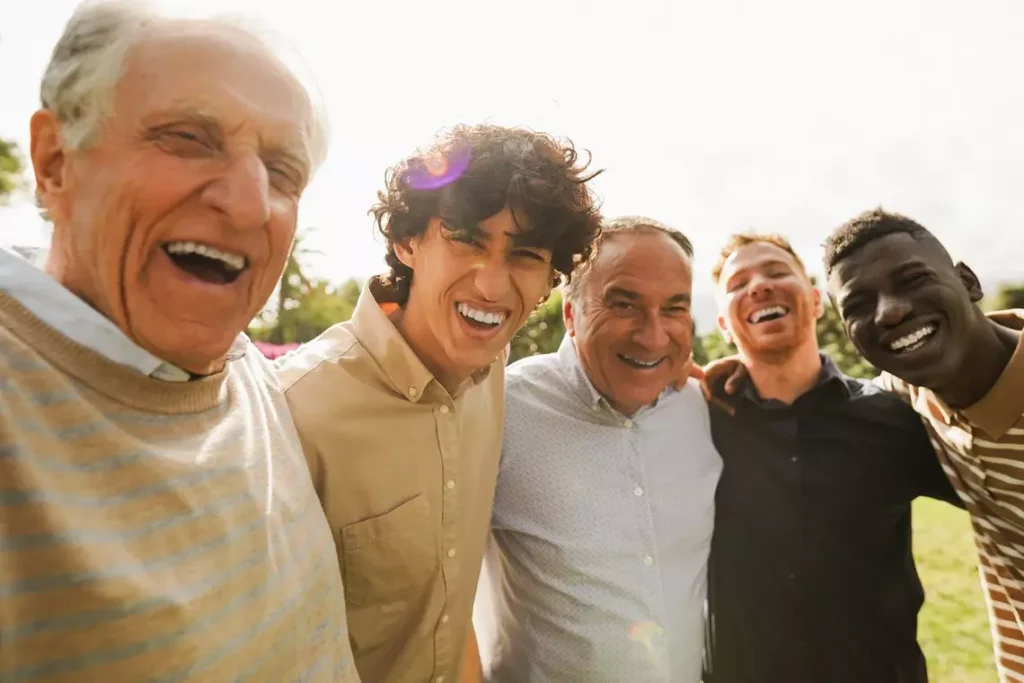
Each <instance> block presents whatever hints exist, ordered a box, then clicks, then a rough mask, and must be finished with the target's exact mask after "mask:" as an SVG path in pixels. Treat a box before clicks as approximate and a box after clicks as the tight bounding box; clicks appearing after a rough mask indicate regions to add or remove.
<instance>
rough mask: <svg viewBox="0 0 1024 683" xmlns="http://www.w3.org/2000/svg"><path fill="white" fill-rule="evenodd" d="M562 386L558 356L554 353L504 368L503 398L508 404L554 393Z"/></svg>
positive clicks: (528, 358)
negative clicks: (504, 397)
mask: <svg viewBox="0 0 1024 683" xmlns="http://www.w3.org/2000/svg"><path fill="white" fill-rule="evenodd" d="M563 384H564V383H563V382H562V379H561V374H560V373H559V369H558V355H557V354H554V353H545V354H542V355H539V356H528V357H526V358H522V359H520V360H517V361H516V362H515V363H512V364H511V365H509V366H508V367H507V368H505V396H506V399H507V400H508V401H509V402H512V401H517V400H525V399H528V398H530V397H537V396H542V395H545V394H552V393H556V392H557V391H558V390H559V389H560V388H561V386H562V385H563Z"/></svg>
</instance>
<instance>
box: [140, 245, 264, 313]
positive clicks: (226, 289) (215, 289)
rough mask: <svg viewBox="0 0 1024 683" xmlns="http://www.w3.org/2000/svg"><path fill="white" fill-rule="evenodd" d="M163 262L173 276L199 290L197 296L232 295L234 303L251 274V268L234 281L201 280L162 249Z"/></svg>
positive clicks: (190, 287) (189, 286) (161, 257)
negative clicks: (183, 268)
mask: <svg viewBox="0 0 1024 683" xmlns="http://www.w3.org/2000/svg"><path fill="white" fill-rule="evenodd" d="M160 259H161V262H162V263H164V264H165V265H166V267H167V268H169V269H170V271H171V274H172V276H173V277H174V278H175V279H176V280H178V281H179V282H180V283H181V284H183V285H185V286H186V287H188V288H189V289H193V290H197V296H205V297H230V299H231V301H232V303H233V302H234V301H235V300H236V299H237V295H238V292H240V291H244V288H243V284H244V280H245V278H247V277H248V275H249V269H248V268H247V269H245V270H244V271H242V273H241V274H240V275H239V276H238V277H237V278H235V281H234V282H225V283H216V282H207V281H206V280H201V279H199V278H198V277H196V276H195V275H193V274H192V273H190V272H188V271H187V270H182V269H181V268H179V267H178V264H176V263H175V262H174V259H172V258H171V257H170V255H169V254H168V253H167V252H166V251H164V250H163V249H160Z"/></svg>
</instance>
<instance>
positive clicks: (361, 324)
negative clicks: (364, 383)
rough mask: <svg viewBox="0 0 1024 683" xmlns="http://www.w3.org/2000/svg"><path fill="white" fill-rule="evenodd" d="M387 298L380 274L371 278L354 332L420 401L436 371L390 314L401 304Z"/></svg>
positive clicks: (476, 378) (481, 375)
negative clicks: (396, 325)
mask: <svg viewBox="0 0 1024 683" xmlns="http://www.w3.org/2000/svg"><path fill="white" fill-rule="evenodd" d="M387 299H388V297H387V295H386V292H385V290H384V287H383V285H382V284H381V280H380V278H379V277H377V276H374V277H372V278H370V279H369V280H367V281H366V283H365V285H364V286H363V290H362V292H360V294H359V300H358V301H357V302H356V308H355V310H354V311H353V312H352V332H353V333H354V334H355V336H356V339H358V340H359V343H360V344H362V346H363V348H365V349H366V351H367V352H368V353H369V354H370V356H371V357H372V358H373V359H374V361H376V363H377V365H379V366H380V368H381V370H383V371H384V374H385V375H386V376H387V378H388V380H389V381H390V382H391V384H392V385H393V386H394V387H395V389H396V390H397V391H398V392H399V393H401V394H402V395H403V396H405V397H406V398H407V399H408V400H410V401H412V402H413V403H418V402H419V400H420V399H421V398H423V396H424V394H426V393H427V388H428V386H429V385H430V383H431V382H433V381H434V375H433V374H432V373H431V372H430V370H428V369H427V367H426V366H425V365H424V364H423V361H421V360H420V359H419V357H418V356H417V355H416V353H415V352H414V351H413V350H412V347H410V346H409V343H408V342H407V341H405V338H404V337H403V336H402V334H401V333H400V332H399V331H398V330H397V329H396V328H395V325H394V323H392V322H391V319H390V318H389V317H388V314H389V313H390V312H391V311H393V310H394V309H395V308H397V304H394V303H391V302H389V301H387ZM499 360H500V359H499ZM490 371H491V367H490V366H487V367H486V368H483V369H482V370H478V371H476V372H474V373H473V375H472V376H471V377H470V378H469V379H468V380H466V381H465V382H463V383H462V385H461V386H460V387H459V389H458V391H456V392H455V396H458V395H460V394H461V393H462V392H464V391H465V390H466V389H467V388H468V387H469V386H472V385H475V384H479V383H480V382H482V381H484V380H485V379H486V378H487V376H488V375H489V374H490ZM438 386H440V385H438ZM455 396H453V397H452V398H455Z"/></svg>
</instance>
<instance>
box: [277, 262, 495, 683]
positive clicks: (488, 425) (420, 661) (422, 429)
mask: <svg viewBox="0 0 1024 683" xmlns="http://www.w3.org/2000/svg"><path fill="white" fill-rule="evenodd" d="M372 281H373V280H371V282H372ZM279 367H280V376H281V380H282V384H283V386H284V388H285V392H286V396H287V398H288V403H289V405H290V407H291V410H292V415H293V417H294V419H295V423H296V425H297V426H298V430H299V435H300V437H301V438H302V441H303V447H304V449H305V453H306V459H307V461H308V462H309V467H310V471H311V472H312V475H313V482H314V484H315V486H316V490H317V494H318V495H319V496H320V502H321V504H322V505H323V508H324V511H325V513H326V515H327V519H328V521H329V523H330V526H331V529H332V531H333V532H334V540H335V543H336V544H337V550H338V560H339V563H340V565H341V572H342V577H343V581H344V585H345V600H346V608H347V611H348V620H349V633H350V637H351V641H352V651H353V654H354V656H355V662H356V668H357V670H358V671H359V673H360V675H361V677H362V680H363V681H364V683H405V682H409V683H428V682H429V681H434V682H436V683H444V682H445V681H447V682H448V683H456V681H457V680H458V677H459V675H460V667H461V663H462V657H463V653H464V649H465V644H466V639H467V637H468V634H469V630H468V629H469V628H470V621H471V617H472V608H473V598H474V595H475V590H476V585H477V579H478V577H479V573H480V565H481V561H482V559H483V554H484V549H485V546H486V543H487V536H488V527H489V524H490V517H491V505H492V503H493V500H494V488H495V483H496V479H497V470H498V462H499V459H500V454H501V435H502V425H503V422H504V417H505V409H504V379H505V358H504V356H503V357H501V358H499V359H497V360H495V362H494V363H493V364H492V365H491V367H489V368H487V369H485V370H483V371H481V372H479V373H477V374H476V375H475V376H474V377H473V378H471V379H470V380H467V381H466V382H465V383H464V384H463V386H462V387H460V389H459V391H457V392H456V393H455V395H454V396H452V395H449V393H448V392H447V391H446V390H445V388H444V387H443V386H441V384H440V383H439V382H438V381H437V380H435V379H434V377H433V376H432V375H431V373H430V372H429V371H428V370H427V369H426V367H424V365H423V363H422V362H420V360H419V358H417V356H416V355H415V354H414V353H413V351H412V349H410V348H409V345H408V344H407V343H406V342H405V340H404V339H403V338H402V336H401V335H400V334H399V332H398V331H397V330H396V329H395V327H394V325H392V323H391V321H390V320H389V319H388V317H387V315H386V314H385V312H384V311H383V310H382V309H381V306H380V305H379V304H378V302H377V299H375V298H374V295H373V293H372V292H371V288H370V286H369V283H368V284H367V286H365V287H364V288H363V292H362V294H361V296H360V298H359V302H358V304H357V305H356V309H355V312H354V313H353V315H352V319H351V320H350V321H348V322H345V323H341V324H339V325H335V326H334V327H332V328H331V329H329V330H328V331H327V332H325V333H323V334H322V335H321V336H320V337H318V338H317V339H315V340H313V341H312V342H310V343H309V344H306V345H305V346H303V347H302V348H300V349H299V350H297V351H296V352H294V353H293V354H291V355H289V356H286V357H285V358H283V359H282V360H281V363H280V366H279Z"/></svg>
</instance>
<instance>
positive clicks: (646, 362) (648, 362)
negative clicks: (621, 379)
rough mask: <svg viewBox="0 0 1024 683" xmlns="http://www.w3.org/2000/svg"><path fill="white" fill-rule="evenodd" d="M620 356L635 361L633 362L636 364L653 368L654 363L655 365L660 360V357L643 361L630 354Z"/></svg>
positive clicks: (631, 361)
mask: <svg viewBox="0 0 1024 683" xmlns="http://www.w3.org/2000/svg"><path fill="white" fill-rule="evenodd" d="M622 357H623V358H625V359H626V360H628V361H629V362H630V363H635V364H637V365H639V366H641V367H645V368H653V367H654V366H655V365H657V364H658V363H660V362H661V359H660V358H659V359H658V360H652V361H643V360H640V359H639V358H633V357H632V356H626V355H623V356H622Z"/></svg>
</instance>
